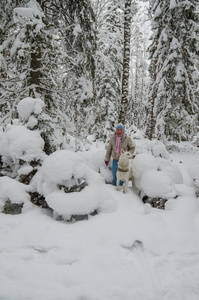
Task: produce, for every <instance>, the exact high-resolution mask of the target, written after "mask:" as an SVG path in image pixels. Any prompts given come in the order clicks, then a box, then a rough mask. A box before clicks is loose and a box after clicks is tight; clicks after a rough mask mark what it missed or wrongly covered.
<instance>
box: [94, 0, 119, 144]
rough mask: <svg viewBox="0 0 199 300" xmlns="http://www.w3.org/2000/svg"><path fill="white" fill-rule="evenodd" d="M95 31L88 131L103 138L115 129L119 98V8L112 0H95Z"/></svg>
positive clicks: (117, 3)
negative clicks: (92, 100)
mask: <svg viewBox="0 0 199 300" xmlns="http://www.w3.org/2000/svg"><path fill="white" fill-rule="evenodd" d="M94 10H95V13H96V22H95V29H96V32H97V51H96V77H95V90H96V98H95V105H94V109H95V116H96V117H95V118H96V119H95V126H94V127H93V130H92V132H93V133H94V134H95V135H96V137H98V138H103V139H105V140H106V138H107V136H108V135H109V133H110V132H112V131H113V130H114V129H115V123H116V122H117V121H118V113H119V104H120V101H121V74H122V45H123V25H122V23H123V9H122V2H121V1H115V0H108V1H105V0H104V1H101V0H97V1H95V5H94Z"/></svg>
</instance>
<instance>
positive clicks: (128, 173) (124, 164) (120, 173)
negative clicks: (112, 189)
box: [116, 149, 134, 194]
mask: <svg viewBox="0 0 199 300" xmlns="http://www.w3.org/2000/svg"><path fill="white" fill-rule="evenodd" d="M131 158H133V155H132V154H131V153H130V152H127V151H124V150H123V149H122V154H121V156H120V158H119V161H118V168H117V173H116V176H117V188H116V190H117V191H119V190H120V189H119V183H120V180H121V181H124V182H125V185H124V190H123V193H124V194H126V193H127V187H128V182H129V181H130V180H131V181H132V186H133V185H134V179H133V170H132V166H131V165H130V159H131Z"/></svg>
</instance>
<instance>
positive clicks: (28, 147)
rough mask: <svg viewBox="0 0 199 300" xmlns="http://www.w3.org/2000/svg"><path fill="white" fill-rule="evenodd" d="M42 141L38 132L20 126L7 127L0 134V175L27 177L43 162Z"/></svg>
mask: <svg viewBox="0 0 199 300" xmlns="http://www.w3.org/2000/svg"><path fill="white" fill-rule="evenodd" d="M43 147H44V141H43V139H42V138H41V136H40V133H39V131H31V130H29V129H27V128H26V127H25V126H22V125H8V126H7V130H6V131H5V132H1V133H0V155H1V162H2V171H1V173H2V175H7V176H9V177H11V178H16V177H17V176H21V175H23V174H25V175H27V174H29V173H30V172H31V171H33V170H34V168H35V167H36V166H37V165H38V164H39V163H40V162H41V161H42V160H43V158H44V156H45V153H44V152H43Z"/></svg>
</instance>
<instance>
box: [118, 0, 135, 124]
mask: <svg viewBox="0 0 199 300" xmlns="http://www.w3.org/2000/svg"><path fill="white" fill-rule="evenodd" d="M131 18H132V11H131V0H125V8H124V52H123V74H122V99H121V107H120V113H119V123H123V124H125V119H126V111H127V106H128V102H129V65H130V40H131Z"/></svg>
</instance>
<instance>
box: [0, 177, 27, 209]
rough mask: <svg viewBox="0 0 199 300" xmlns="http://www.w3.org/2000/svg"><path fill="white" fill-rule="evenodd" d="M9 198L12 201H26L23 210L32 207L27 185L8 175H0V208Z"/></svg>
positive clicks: (17, 202)
mask: <svg viewBox="0 0 199 300" xmlns="http://www.w3.org/2000/svg"><path fill="white" fill-rule="evenodd" d="M7 200H9V201H10V202H11V203H16V204H21V203H24V206H23V211H24V210H27V209H28V208H30V207H32V204H31V202H30V201H29V200H30V196H29V194H28V193H27V192H26V186H25V185H24V184H22V183H20V182H18V181H16V180H14V179H12V178H9V177H7V176H4V177H0V206H1V207H0V208H1V209H2V207H3V206H4V204H5V202H6V201H7Z"/></svg>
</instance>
